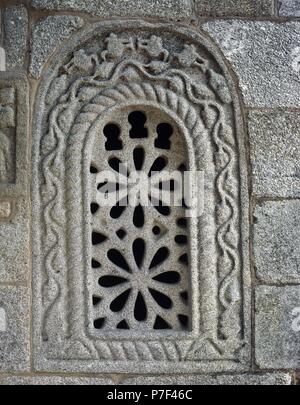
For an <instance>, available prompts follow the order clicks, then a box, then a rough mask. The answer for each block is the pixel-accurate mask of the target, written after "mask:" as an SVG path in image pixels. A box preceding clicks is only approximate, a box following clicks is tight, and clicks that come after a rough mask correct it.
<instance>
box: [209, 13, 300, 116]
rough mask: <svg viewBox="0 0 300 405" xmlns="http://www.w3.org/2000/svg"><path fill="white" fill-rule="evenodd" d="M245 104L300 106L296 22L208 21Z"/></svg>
mask: <svg viewBox="0 0 300 405" xmlns="http://www.w3.org/2000/svg"><path fill="white" fill-rule="evenodd" d="M202 27H203V29H204V30H205V31H206V32H207V33H208V34H209V35H210V36H211V37H212V39H213V40H214V41H215V42H216V43H217V45H218V46H219V47H220V49H221V51H222V52H223V53H224V55H225V57H226V59H227V60H228V61H229V62H230V63H231V65H232V67H233V70H234V72H235V73H236V75H237V77H238V80H239V86H240V91H241V93H242V95H243V98H244V102H245V104H246V106H248V107H266V108H272V107H300V47H299V43H300V22H287V23H280V24H279V23H273V22H263V21H242V20H229V21H209V22H207V23H205V24H203V26H202Z"/></svg>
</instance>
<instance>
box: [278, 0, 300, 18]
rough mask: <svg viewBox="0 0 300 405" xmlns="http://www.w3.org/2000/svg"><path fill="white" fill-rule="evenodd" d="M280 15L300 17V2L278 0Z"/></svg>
mask: <svg viewBox="0 0 300 405" xmlns="http://www.w3.org/2000/svg"><path fill="white" fill-rule="evenodd" d="M278 13H279V15H280V16H281V17H300V1H299V0H278Z"/></svg>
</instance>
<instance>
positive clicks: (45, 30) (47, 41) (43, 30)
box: [29, 16, 84, 78]
mask: <svg viewBox="0 0 300 405" xmlns="http://www.w3.org/2000/svg"><path fill="white" fill-rule="evenodd" d="M83 24H84V21H83V20H82V18H80V17H73V16H50V17H46V18H43V19H41V20H39V21H38V22H37V23H36V24H35V26H34V28H33V32H32V37H31V63H30V69H29V70H30V73H31V75H32V76H33V77H34V78H38V77H39V76H40V75H41V72H42V69H43V66H44V64H45V63H46V62H47V60H48V58H49V57H50V56H51V55H52V53H53V52H54V51H55V49H57V48H58V47H59V46H60V45H61V44H62V42H63V41H64V40H66V39H67V38H68V37H70V35H72V34H73V33H74V32H76V31H78V30H79V29H80V28H81V27H82V26H83Z"/></svg>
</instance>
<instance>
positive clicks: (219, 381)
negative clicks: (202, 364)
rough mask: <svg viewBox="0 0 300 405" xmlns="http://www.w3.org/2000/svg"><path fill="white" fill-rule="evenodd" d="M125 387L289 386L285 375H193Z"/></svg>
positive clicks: (133, 380)
mask: <svg viewBox="0 0 300 405" xmlns="http://www.w3.org/2000/svg"><path fill="white" fill-rule="evenodd" d="M123 384H125V385H290V384H291V376H290V375H289V374H285V373H269V374H268V373H266V374H250V373H248V374H247V373H246V374H234V375H233V374H232V375H230V374H228V375H226V374H220V375H215V376H213V375H193V376H185V377H176V376H170V377H165V376H161V377H137V378H131V379H130V378H128V379H126V380H125V381H123Z"/></svg>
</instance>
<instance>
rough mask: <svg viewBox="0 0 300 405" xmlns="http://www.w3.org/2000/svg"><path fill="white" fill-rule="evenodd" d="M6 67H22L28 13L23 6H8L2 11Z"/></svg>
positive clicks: (24, 54) (8, 68)
mask: <svg viewBox="0 0 300 405" xmlns="http://www.w3.org/2000/svg"><path fill="white" fill-rule="evenodd" d="M3 18H4V41H3V46H4V49H5V52H6V69H7V70H12V69H22V68H23V65H24V62H25V56H26V45H27V32H28V15H27V10H26V8H25V7H23V6H16V7H8V8H6V9H5V11H4V12H3Z"/></svg>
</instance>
